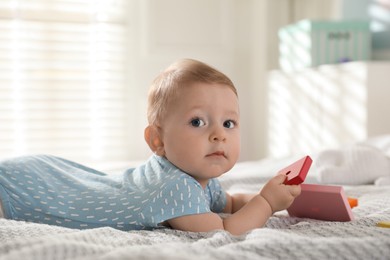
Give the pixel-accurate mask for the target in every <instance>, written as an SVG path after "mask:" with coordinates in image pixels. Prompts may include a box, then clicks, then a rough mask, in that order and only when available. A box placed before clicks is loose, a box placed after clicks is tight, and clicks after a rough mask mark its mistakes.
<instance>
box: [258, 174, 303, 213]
mask: <svg viewBox="0 0 390 260" xmlns="http://www.w3.org/2000/svg"><path fill="white" fill-rule="evenodd" d="M285 179H286V175H276V176H275V177H273V178H272V179H270V180H269V181H268V182H267V183H266V184H265V186H264V188H263V189H262V190H261V191H260V195H261V196H263V198H264V199H265V200H266V201H267V202H268V204H269V205H270V206H271V209H272V212H273V213H274V212H276V211H280V210H284V209H286V208H288V207H289V206H290V205H291V204H292V203H293V201H294V199H295V197H297V196H298V195H299V194H301V186H300V185H285V184H283V182H284V180H285Z"/></svg>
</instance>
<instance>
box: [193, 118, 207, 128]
mask: <svg viewBox="0 0 390 260" xmlns="http://www.w3.org/2000/svg"><path fill="white" fill-rule="evenodd" d="M191 125H192V126H194V127H201V126H204V125H205V123H204V121H203V120H202V119H199V118H194V119H192V120H191Z"/></svg>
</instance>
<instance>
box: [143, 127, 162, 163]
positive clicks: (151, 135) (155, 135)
mask: <svg viewBox="0 0 390 260" xmlns="http://www.w3.org/2000/svg"><path fill="white" fill-rule="evenodd" d="M144 138H145V141H146V143H147V144H148V145H149V147H150V149H151V150H152V151H153V152H154V153H155V154H157V155H159V156H164V155H165V150H164V143H163V141H162V136H161V129H160V128H159V127H158V126H153V125H149V126H147V127H146V128H145V131H144Z"/></svg>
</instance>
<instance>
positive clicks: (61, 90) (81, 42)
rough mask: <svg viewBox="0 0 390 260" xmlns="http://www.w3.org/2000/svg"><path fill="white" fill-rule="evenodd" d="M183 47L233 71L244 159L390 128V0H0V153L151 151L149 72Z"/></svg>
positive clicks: (99, 157)
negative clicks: (148, 138)
mask: <svg viewBox="0 0 390 260" xmlns="http://www.w3.org/2000/svg"><path fill="white" fill-rule="evenodd" d="M302 20H304V21H303V22H302ZM365 25H367V26H365ZM321 33H323V34H321ZM321 35H323V36H321ZM315 37H317V38H315ZM321 37H322V38H321ZM341 43H343V44H344V43H345V44H344V45H341ZM340 46H341V47H340ZM359 55H360V56H359ZM320 56H321V57H322V60H320V61H318V60H317V61H316V58H318V57H320ZM179 58H194V59H198V60H201V61H203V62H206V63H208V64H209V65H212V66H214V67H216V68H217V69H219V70H221V71H222V72H224V73H225V74H227V75H228V76H229V77H230V78H231V79H232V80H233V82H234V83H235V85H236V87H237V89H238V92H239V99H240V106H241V116H242V119H241V129H242V148H241V150H242V151H241V157H240V161H247V160H258V159H262V158H265V157H270V156H271V157H281V156H287V155H291V154H298V153H304V154H308V153H311V152H315V151H318V150H319V149H324V148H328V147H335V146H338V145H340V144H343V143H348V142H355V141H360V140H364V139H366V138H369V137H371V136H376V135H380V134H386V133H390V122H389V117H388V116H387V113H388V112H387V111H390V110H389V109H390V107H389V105H388V103H389V102H387V100H386V98H387V99H388V98H389V97H390V90H389V89H390V88H389V86H388V82H389V79H390V76H389V75H390V73H389V72H390V65H389V62H390V1H389V0H329V1H323V0H245V1H243V0H129V1H125V0H94V1H92V0H90V1H88V0H0V158H5V157H10V156H17V155H24V154H36V153H48V154H53V155H57V156H61V157H66V158H68V159H71V160H76V161H78V162H81V163H88V164H95V165H96V164H112V163H116V162H130V161H142V160H145V159H147V158H148V157H149V156H150V154H151V152H150V151H149V148H148V147H147V145H146V144H145V142H144V139H143V130H144V128H145V127H146V124H147V121H146V99H147V91H148V88H149V84H150V83H151V81H152V80H153V79H154V77H155V76H156V75H157V74H158V73H159V72H160V71H161V70H163V69H164V68H165V67H167V66H168V65H169V64H170V63H172V62H173V61H174V60H176V59H179ZM189 149H190V148H189Z"/></svg>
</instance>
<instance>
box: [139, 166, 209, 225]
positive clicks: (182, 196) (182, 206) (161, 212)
mask: <svg viewBox="0 0 390 260" xmlns="http://www.w3.org/2000/svg"><path fill="white" fill-rule="evenodd" d="M167 176H169V175H167ZM173 177H174V178H173ZM168 178H170V177H168ZM208 212H211V210H210V204H209V199H208V196H207V195H206V194H205V192H204V190H203V188H202V187H201V185H200V184H199V183H198V182H197V181H196V180H195V179H193V178H192V177H189V176H187V175H185V174H182V175H180V176H177V175H176V176H172V179H171V180H169V181H168V182H166V183H164V184H163V187H160V188H159V191H156V192H154V193H153V194H152V197H151V198H150V203H149V205H148V206H147V207H144V208H143V212H142V215H143V216H145V220H146V222H149V223H150V225H151V226H158V225H159V224H161V223H162V222H164V221H166V220H169V219H172V218H176V217H181V216H186V215H193V214H202V213H208Z"/></svg>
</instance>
